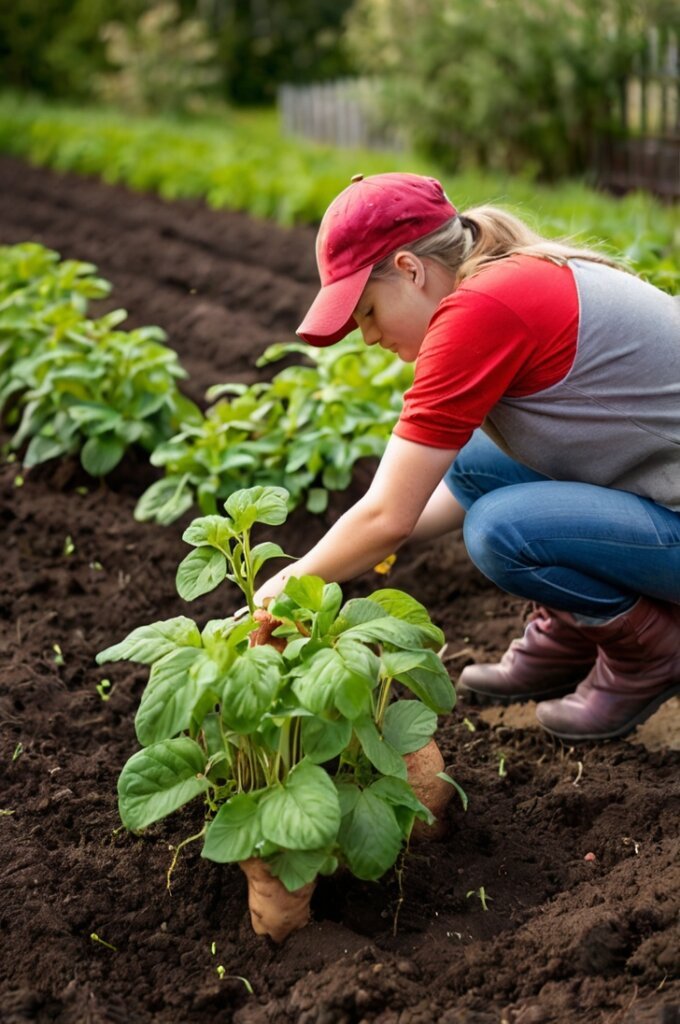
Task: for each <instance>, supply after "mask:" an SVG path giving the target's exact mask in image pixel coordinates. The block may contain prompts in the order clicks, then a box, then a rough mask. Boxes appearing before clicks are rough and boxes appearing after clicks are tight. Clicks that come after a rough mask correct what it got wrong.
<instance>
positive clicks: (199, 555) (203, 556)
mask: <svg viewBox="0 0 680 1024" xmlns="http://www.w3.org/2000/svg"><path fill="white" fill-rule="evenodd" d="M226 575H227V560H226V558H225V557H224V555H223V554H222V552H221V551H215V550H214V548H197V549H196V550H195V551H192V552H190V553H189V554H188V555H187V556H186V558H185V559H183V560H182V562H180V565H179V568H178V570H177V577H176V584H177V593H178V594H179V596H180V597H182V598H184V600H185V601H193V600H194V599H195V598H197V597H200V596H201V595H202V594H208V593H209V592H210V591H211V590H214V589H215V587H217V586H219V584H220V583H221V582H222V580H224V579H225V578H226Z"/></svg>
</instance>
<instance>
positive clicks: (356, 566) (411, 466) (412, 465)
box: [255, 434, 457, 604]
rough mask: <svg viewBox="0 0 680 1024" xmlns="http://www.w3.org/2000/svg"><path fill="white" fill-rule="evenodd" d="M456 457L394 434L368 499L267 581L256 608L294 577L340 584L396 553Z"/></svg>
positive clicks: (450, 453) (357, 505) (347, 513)
mask: <svg viewBox="0 0 680 1024" xmlns="http://www.w3.org/2000/svg"><path fill="white" fill-rule="evenodd" d="M456 455H457V452H456V451H451V450H448V449H447V450H444V449H441V448H429V447H427V446H425V445H421V444H416V443H415V442H414V441H405V440H404V439H403V438H401V437H397V436H396V435H394V434H393V435H392V437H391V438H390V440H389V443H388V445H387V448H386V449H385V454H384V455H383V457H382V460H381V462H380V465H379V466H378V470H377V472H376V474H375V477H374V479H373V482H372V484H371V486H370V488H369V489H368V491H367V492H366V494H365V495H364V497H363V498H361V499H360V500H359V501H358V502H357V503H356V504H355V505H353V506H352V508H350V509H349V510H348V511H347V512H345V514H344V515H343V516H342V517H341V518H340V519H338V521H337V523H335V525H334V526H332V527H331V529H330V530H329V531H328V533H327V534H326V535H325V536H324V537H322V539H321V540H320V541H319V543H318V544H316V545H315V546H314V547H313V548H312V549H311V551H309V552H308V553H307V554H306V555H305V556H304V557H303V558H301V559H300V560H299V561H298V562H295V564H294V565H291V566H287V567H286V568H285V569H283V570H282V571H281V572H279V573H277V575H276V576H272V577H271V578H270V579H268V580H267V582H266V583H264V584H263V585H262V586H261V587H260V588H259V589H258V591H257V593H256V595H255V602H256V604H262V603H263V602H264V601H265V600H266V599H267V598H271V597H276V596H278V594H279V593H280V592H281V591H282V590H283V588H284V586H285V584H286V580H287V579H288V578H289V577H290V576H321V577H322V579H324V580H326V581H327V582H329V583H330V582H338V583H341V582H342V581H343V580H348V579H352V578H353V577H354V576H358V575H359V574H360V573H362V572H365V571H366V570H367V569H370V568H371V567H372V566H374V565H376V564H377V563H378V562H380V561H382V560H383V559H384V558H386V557H387V556H388V555H390V554H392V552H393V551H396V550H397V548H399V547H400V546H401V545H402V544H403V543H404V541H405V540H407V539H408V538H409V537H410V535H411V533H412V532H413V530H414V528H415V526H416V524H417V523H418V520H419V519H420V517H421V514H422V512H423V509H424V508H425V506H426V505H427V503H428V500H429V499H430V496H431V495H432V492H433V491H434V490H435V488H436V487H437V485H438V484H439V483H440V481H441V479H442V477H443V476H444V473H445V472H446V470H447V469H448V468H449V466H450V465H451V463H452V462H453V460H454V459H455V457H456Z"/></svg>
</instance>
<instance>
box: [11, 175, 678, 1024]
mask: <svg viewBox="0 0 680 1024" xmlns="http://www.w3.org/2000/svg"><path fill="white" fill-rule="evenodd" d="M25 240H34V241H40V242H43V243H44V244H46V245H49V246H51V247H52V248H56V249H57V250H58V251H59V252H61V253H62V255H63V256H65V257H74V258H78V259H84V260H91V261H93V262H95V263H96V264H97V265H98V267H99V269H100V272H101V273H102V275H103V276H105V277H107V278H109V279H110V280H111V281H112V282H113V284H114V286H115V288H114V293H113V297H112V299H109V300H107V302H106V303H104V304H101V305H100V309H101V310H102V311H103V309H105V308H112V307H114V306H121V305H122V306H125V308H127V309H128V310H129V312H130V319H129V326H133V325H139V324H144V323H157V324H160V325H161V326H163V327H164V328H165V329H166V330H167V331H168V333H169V337H170V343H171V344H172V345H173V347H174V348H176V350H177V352H178V353H179V355H180V358H181V361H182V363H183V365H184V366H185V367H186V369H187V370H188V371H189V373H190V375H191V376H190V380H189V382H188V386H187V388H186V390H187V392H188V393H189V394H191V396H192V397H193V398H195V399H196V400H201V398H202V394H203V391H204V389H205V388H206V387H207V386H208V385H211V384H215V383H218V382H220V381H224V380H234V379H237V380H246V381H249V380H253V379H255V378H256V376H258V375H259V374H260V371H257V370H256V369H255V368H254V360H255V358H256V357H257V356H258V355H259V354H260V353H261V351H262V350H263V349H264V347H265V346H266V345H267V344H269V343H271V342H274V341H282V340H287V339H289V338H290V337H291V335H292V331H293V329H294V327H295V325H296V323H297V322H298V319H299V318H300V316H301V315H302V313H303V312H304V310H305V306H306V303H307V302H308V301H309V299H310V298H311V297H312V296H313V294H314V290H315V285H314V282H315V270H314V265H313V232H312V231H309V230H302V229H301V230H295V231H283V230H281V229H279V228H276V227H274V226H272V225H270V224H266V223H261V222H256V221H253V220H249V219H248V218H246V217H244V216H240V215H237V214H229V213H223V212H222V213H216V212H212V211H209V210H207V209H205V208H204V207H202V206H201V205H200V204H197V203H175V204H166V203H163V202H161V201H159V200H157V199H155V198H152V197H148V196H141V195H136V194H133V193H130V192H127V191H124V190H123V189H120V188H110V187H106V186H103V185H100V184H97V183H95V182H91V181H86V180H82V179H77V178H74V177H70V176H59V175H56V174H52V173H48V172H46V171H43V170H38V169H31V168H29V167H27V166H25V165H23V164H20V163H18V162H16V161H13V160H9V159H0V243H15V242H19V241H25ZM369 471H370V467H368V466H363V467H360V470H359V472H358V473H357V476H356V479H355V482H354V484H353V488H352V493H350V494H344V495H338V496H336V498H335V499H334V501H333V502H332V506H331V509H330V510H329V512H328V513H327V515H326V516H325V517H323V519H316V518H311V517H309V516H308V515H306V514H304V513H302V512H297V513H295V514H294V515H293V516H292V518H291V520H290V521H289V523H288V524H287V525H286V526H285V527H284V528H282V529H280V530H279V531H277V540H279V542H281V543H282V545H283V547H284V548H285V549H286V550H288V551H290V552H291V553H295V554H301V553H302V552H303V551H304V550H305V549H306V547H307V546H308V545H309V544H310V543H311V542H312V541H313V540H314V539H316V538H317V537H319V536H320V535H321V533H322V531H323V530H324V529H325V528H326V527H327V526H328V525H329V524H330V522H332V521H333V520H334V519H335V518H336V517H337V516H338V515H339V514H340V513H341V512H342V510H343V509H344V508H345V507H347V505H348V504H349V502H350V501H351V500H352V499H353V498H356V496H357V495H358V494H359V493H361V491H362V489H363V488H364V487H365V485H366V481H367V479H368V478H369ZM16 474H17V469H16V466H13V465H7V464H3V465H2V468H1V469H0V517H1V519H2V524H3V528H4V547H3V559H2V564H1V565H0V623H1V634H0V663H1V664H2V676H1V679H0V730H1V732H0V883H1V884H0V978H1V982H0V1020H1V1021H2V1022H3V1024H24V1022H27V1021H38V1022H43V1021H45V1022H47V1021H50V1022H58V1024H84V1022H88V1024H100V1022H101V1024H129V1022H132V1024H147V1022H156V1024H217V1022H231V1021H233V1022H234V1024H293V1022H295V1024H364V1022H366V1024H367V1022H376V1024H431V1022H434V1021H440V1022H442V1024H498V1022H505V1024H552V1022H554V1024H591V1022H592V1024H595V1022H597V1024H648V1022H649V1024H651V1022H656V1024H672V1022H677V1021H678V1020H680V983H679V982H678V981H677V980H673V979H674V977H676V975H675V973H674V972H676V971H677V966H678V949H680V937H679V936H678V932H677V928H676V919H677V908H678V904H677V897H678V880H679V875H680V867H679V865H678V845H677V833H678V827H677V826H678V803H679V800H678V797H679V788H680V787H679V783H678V765H679V763H680V753H679V752H678V751H677V749H676V750H674V749H672V748H673V746H674V745H675V746H676V747H677V735H678V706H677V702H676V703H675V704H668V705H666V706H665V707H664V708H663V709H662V710H661V711H660V712H659V713H658V714H657V715H655V716H654V719H652V720H651V721H650V723H648V724H647V726H645V727H644V728H643V729H640V730H638V731H637V732H636V733H635V734H634V735H633V736H632V737H631V738H630V739H629V740H627V741H623V742H617V743H609V744H602V745H600V746H596V747H592V748H590V747H589V748H583V749H580V748H575V749H568V748H565V747H563V746H561V745H560V744H557V743H554V742H552V741H551V740H550V739H549V738H547V737H546V736H545V735H544V734H543V733H542V732H541V731H540V730H539V729H538V727H537V725H536V723H535V720H534V718H533V709H532V707H531V706H530V705H526V706H524V707H522V708H519V709H518V708H513V709H510V710H508V711H499V710H498V709H490V710H489V711H484V712H483V713H481V714H480V713H479V712H478V711H477V710H476V709H475V708H474V707H469V706H464V705H463V704H462V703H461V704H460V705H459V706H458V707H457V708H456V710H455V711H454V713H453V714H452V715H450V716H449V717H448V718H445V719H443V720H442V722H441V729H440V732H439V742H440V745H441V747H442V750H443V753H444V757H445V760H446V764H447V768H448V770H449V771H450V772H451V773H452V774H453V775H454V776H455V778H456V779H457V780H458V781H459V782H460V784H461V785H462V786H463V787H464V788H465V790H466V791H467V793H468V794H469V797H470V807H469V810H468V811H467V813H463V811H462V808H461V807H460V805H453V806H452V807H451V809H450V812H449V821H448V825H449V832H448V835H447V837H446V838H445V840H444V841H443V842H436V843H434V842H433V843H423V844H422V845H419V846H418V847H417V848H415V849H414V850H413V851H412V852H411V854H410V855H409V857H408V858H407V859H406V861H405V862H404V864H403V870H402V871H401V873H392V874H390V875H388V876H387V877H386V878H385V879H384V880H383V881H382V882H381V883H371V884H368V883H362V882H358V881H356V880H352V879H350V878H348V877H347V876H343V877H338V878H332V879H324V880H322V881H321V882H320V884H319V886H318V887H317V891H316V894H315V897H314V903H313V921H312V923H311V924H310V925H309V926H308V927H307V928H306V929H305V930H304V931H302V932H299V933H297V934H296V935H294V936H292V937H291V938H290V939H289V940H288V941H287V942H286V944H285V945H284V946H283V947H276V946H274V945H273V944H272V943H270V942H269V940H267V939H261V938H258V937H256V936H255V935H254V934H253V933H252V932H251V930H250V926H249V923H248V914H247V908H246V896H245V881H244V879H243V876H242V874H241V872H240V871H239V869H238V868H237V867H235V866H234V867H229V866H227V867H224V866H219V865H216V864H212V863H210V862H209V861H205V860H202V859H201V858H200V856H199V851H198V849H197V847H196V846H195V845H189V846H188V847H186V848H185V850H184V851H183V854H182V856H181V858H180V861H179V864H178V867H177V869H176V871H175V873H174V876H173V879H172V890H171V891H168V890H167V889H166V886H165V874H166V871H167V869H168V866H169V863H170V859H171V856H172V854H171V849H170V848H171V845H172V844H175V843H177V842H179V841H180V840H181V839H182V838H183V837H185V836H188V835H191V834H192V833H194V832H196V831H197V829H198V827H199V817H200V809H198V808H197V809H196V811H191V810H188V811H185V812H184V813H183V814H181V815H179V816H178V817H175V818H172V819H170V820H168V821H166V822H164V823H160V824H159V825H157V826H155V827H153V828H151V829H150V830H149V831H148V833H147V834H146V835H145V836H144V837H134V836H131V835H128V834H126V833H124V832H123V831H121V830H120V829H119V820H118V817H117V811H116V792H115V789H116V778H117V775H118V772H119V771H120V768H121V767H122V765H123V763H124V762H125V760H126V759H127V758H128V756H129V755H130V754H131V753H132V752H133V751H134V750H135V749H136V743H135V738H134V731H133V715H134V711H135V708H136V706H137V704H138V701H139V697H140V694H141V691H142V688H143V686H144V681H145V676H146V670H145V669H143V668H142V667H131V666H129V665H124V664H118V665H114V666H105V667H102V668H98V667H97V666H96V664H95V662H94V656H95V654H96V652H97V651H99V650H101V649H103V648H104V647H106V646H108V645H109V644H111V643H113V642H115V641H117V640H119V639H121V638H122V637H123V636H125V635H126V633H127V632H128V631H129V630H131V629H132V628H134V627H135V626H137V625H141V624H142V623H146V622H151V621H154V620H157V619H164V618H168V617H170V616H173V615H177V614H188V615H191V616H192V617H193V618H196V619H198V620H199V621H200V622H204V621H206V620H207V619H208V618H210V617H215V616H222V615H224V614H226V613H228V611H229V610H230V608H231V605H232V604H236V596H235V595H232V594H229V593H228V592H227V591H226V590H224V591H223V592H221V593H219V594H212V595H209V596H207V597H205V598H203V599H201V600H199V601H196V602H194V603H193V604H192V605H190V606H189V605H186V604H185V603H184V602H182V601H181V600H180V599H179V598H178V596H177V595H176V593H175V590H174V574H175V569H176V566H177V563H178V562H179V560H180V559H181V558H182V557H183V555H184V554H185V553H186V552H185V545H183V543H182V541H181V539H180V535H181V529H182V527H183V525H185V523H186V521H187V520H185V521H184V523H178V524H175V526H173V527H170V528H163V527H160V526H156V525H153V524H140V523H136V522H135V521H134V519H133V515H132V513H133V508H134V505H135V501H136V498H137V497H138V496H139V494H140V493H141V492H142V490H143V489H144V488H145V487H146V486H148V484H149V483H151V482H152V480H153V479H155V477H156V471H155V470H153V469H152V468H151V467H149V466H148V464H147V463H146V462H145V460H144V458H143V457H140V456H129V457H128V458H127V459H126V461H125V463H124V465H122V466H121V467H120V468H119V469H118V470H117V471H116V472H115V474H114V475H113V477H112V478H111V479H110V480H109V481H108V482H107V483H106V484H105V485H102V486H99V485H97V484H93V483H92V481H91V480H89V479H88V478H86V477H85V475H84V474H83V473H82V471H81V470H80V469H79V468H78V466H77V465H76V464H75V463H72V462H64V463H60V464H52V465H48V466H46V467H43V468H40V469H37V470H35V471H34V472H32V473H30V474H28V475H27V476H26V482H25V484H24V485H23V486H22V487H17V486H15V476H16ZM83 487H86V488H87V492H86V493H82V492H81V489H82V488H83ZM188 518H190V517H188ZM67 536H70V537H71V538H72V540H73V543H74V545H75V551H74V552H73V554H71V555H70V556H67V555H65V554H64V542H65V539H66V537H67ZM381 585H383V580H382V579H379V578H378V577H375V576H370V575H368V576H366V577H364V578H363V579H361V580H358V581H356V582H355V583H354V584H353V585H352V586H351V587H348V588H346V593H347V594H361V593H365V592H366V591H367V589H369V588H370V589H373V588H374V587H376V586H381ZM389 585H393V586H396V587H400V586H401V587H404V588H406V589H408V590H410V591H411V592H412V593H413V594H414V596H416V597H417V598H418V599H419V600H421V601H423V602H424V603H425V604H426V605H427V607H428V608H429V610H430V612H431V614H432V616H433V618H434V619H435V621H436V622H437V623H438V624H439V625H441V627H442V628H443V629H444V631H445V633H446V636H447V641H448V648H447V653H446V658H447V665H448V667H449V668H450V670H451V674H452V676H453V678H454V679H455V677H456V675H457V673H458V671H459V670H460V669H461V668H462V667H463V666H464V665H465V664H467V663H468V662H469V661H472V660H473V659H476V658H480V659H485V660H491V659H494V658H495V657H497V656H498V655H499V654H500V653H501V652H502V650H503V649H504V648H505V646H506V645H507V642H508V640H509V639H510V638H511V637H512V636H513V635H516V634H517V633H518V632H519V631H520V630H521V628H522V621H523V617H524V615H525V613H526V606H525V605H524V603H523V602H521V601H518V600H516V599H514V598H512V597H509V596H507V595H505V594H502V593H500V592H499V591H498V590H496V589H495V588H494V587H492V586H491V585H490V584H489V583H488V582H487V581H486V580H485V579H484V578H483V577H481V576H480V575H479V573H477V571H476V570H475V569H474V568H473V567H472V566H471V565H470V563H469V561H468V560H467V558H466V555H465V551H464V549H463V547H462V543H461V541H460V540H459V539H453V540H451V541H450V542H448V543H446V544H440V545H437V546H434V545H430V546H427V547H423V548H421V549H413V550H410V551H405V552H403V553H402V554H401V556H400V558H399V560H398V562H397V564H396V566H395V569H394V570H393V572H392V575H391V576H390V578H389ZM55 645H58V647H59V650H60V651H61V657H60V656H59V655H58V652H57V651H56V649H55ZM62 662H63V663H62ZM104 678H108V679H110V680H111V683H112V689H111V696H110V699H109V700H107V701H103V700H101V699H100V697H99V695H98V694H97V691H96V686H97V684H98V683H99V682H100V681H101V680H102V679H104ZM501 762H502V763H503V766H504V769H505V774H503V772H502V771H500V770H499V768H500V766H501ZM589 854H594V857H589V858H588V859H586V855H589ZM480 887H483V888H484V890H485V893H486V896H487V899H488V910H486V911H485V910H484V909H483V907H482V903H481V900H480V898H479V890H480ZM94 936H98V937H99V939H100V940H103V942H104V943H108V944H109V945H104V944H102V942H100V941H97V939H96V938H94ZM213 943H214V946H213ZM111 946H112V947H114V948H113V949H112V948H110V947H111ZM213 949H214V952H213ZM218 966H223V967H224V977H223V978H222V979H220V977H219V974H218V971H217V967H218ZM220 973H221V972H220ZM239 976H240V977H239ZM241 978H246V979H247V980H248V982H249V984H250V986H252V989H253V992H254V994H252V995H251V994H250V993H249V991H248V989H247V987H246V985H245V984H244V981H243V980H241Z"/></svg>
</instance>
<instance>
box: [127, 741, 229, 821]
mask: <svg viewBox="0 0 680 1024" xmlns="http://www.w3.org/2000/svg"><path fill="white" fill-rule="evenodd" d="M204 768H205V756H204V754H203V751H202V750H201V748H200V747H199V745H198V743H195V742H194V741H193V740H191V739H189V738H188V737H187V736H180V737H178V738H177V739H171V740H163V741H162V742H161V743H155V744H154V745H153V746H152V747H147V748H146V749H145V750H139V751H138V752H137V753H136V754H133V755H132V757H131V758H130V760H129V761H128V762H127V764H126V765H125V767H124V768H123V770H122V772H121V774H120V777H119V779H118V808H119V811H120V817H121V820H122V822H123V824H124V825H125V827H126V828H128V829H131V830H133V831H138V830H139V829H143V828H148V826H149V825H152V824H153V823H154V821H159V820H160V819H161V818H165V817H166V815H168V814H171V813H172V812H173V811H176V810H177V808H178V807H182V806H183V805H184V804H186V803H188V802H189V801H190V800H193V798H194V797H196V796H199V795H200V794H201V793H204V792H205V791H206V790H207V789H208V788H209V783H208V780H207V779H205V778H203V776H202V772H203V770H204ZM199 776H200V777H199Z"/></svg>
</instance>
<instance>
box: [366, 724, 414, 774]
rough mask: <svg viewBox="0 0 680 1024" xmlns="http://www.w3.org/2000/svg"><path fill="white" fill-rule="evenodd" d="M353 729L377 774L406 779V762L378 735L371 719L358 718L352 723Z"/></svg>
mask: <svg viewBox="0 0 680 1024" xmlns="http://www.w3.org/2000/svg"><path fill="white" fill-rule="evenodd" d="M354 729H355V732H356V734H357V736H358V737H359V742H360V743H361V746H362V748H363V751H364V753H365V755H366V757H367V758H368V760H369V761H370V762H371V764H372V765H373V766H374V767H375V768H377V769H378V771H379V772H381V773H382V774H383V775H396V776H397V777H398V778H400V779H405V778H406V762H405V761H404V759H403V757H402V756H401V754H400V753H399V752H398V751H397V750H395V749H394V747H393V746H392V745H391V744H390V743H388V742H387V740H385V739H384V738H383V737H382V736H381V735H380V733H379V732H378V730H377V728H376V726H375V722H374V721H373V719H372V718H370V717H369V716H368V715H367V716H366V717H364V718H358V719H357V720H356V721H355V722H354Z"/></svg>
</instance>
